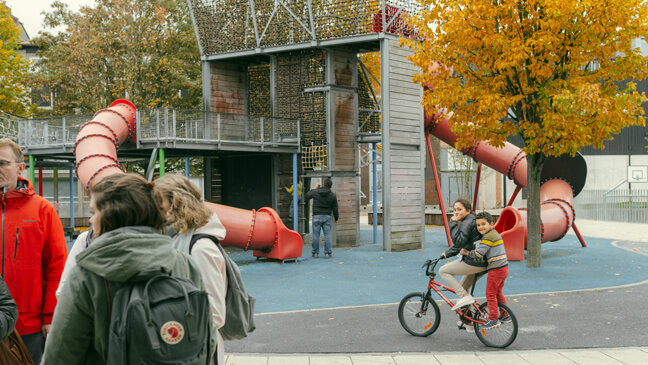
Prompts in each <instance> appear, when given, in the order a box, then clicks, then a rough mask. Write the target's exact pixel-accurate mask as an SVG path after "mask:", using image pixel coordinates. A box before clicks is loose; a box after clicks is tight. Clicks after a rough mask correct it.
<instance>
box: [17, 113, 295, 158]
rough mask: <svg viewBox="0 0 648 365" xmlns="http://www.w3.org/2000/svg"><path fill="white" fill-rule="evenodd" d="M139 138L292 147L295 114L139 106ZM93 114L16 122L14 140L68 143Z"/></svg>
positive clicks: (33, 144)
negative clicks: (222, 111)
mask: <svg viewBox="0 0 648 365" xmlns="http://www.w3.org/2000/svg"><path fill="white" fill-rule="evenodd" d="M137 114H138V115H137V143H138V147H139V146H140V144H141V143H147V142H154V143H156V144H157V145H158V146H162V147H174V146H175V144H176V143H196V144H199V143H203V144H204V143H209V144H214V143H216V144H219V145H220V144H228V145H241V146H253V147H260V148H261V149H263V148H264V147H265V146H273V147H287V148H294V149H295V150H296V151H297V150H298V149H299V146H300V130H299V128H300V127H299V121H298V120H295V119H286V118H274V117H261V116H250V115H244V114H229V113H215V112H207V111H200V110H183V109H172V108H157V109H138V111H137ZM92 119H93V115H92V114H79V115H68V116H63V117H48V118H35V119H24V120H22V121H21V122H20V123H18V131H17V137H18V143H19V144H20V145H21V146H23V147H25V148H27V149H28V150H31V151H37V150H38V149H50V148H57V147H72V146H74V143H75V141H76V137H77V134H78V133H79V128H80V127H81V126H82V125H83V124H84V123H86V122H88V121H90V120H92Z"/></svg>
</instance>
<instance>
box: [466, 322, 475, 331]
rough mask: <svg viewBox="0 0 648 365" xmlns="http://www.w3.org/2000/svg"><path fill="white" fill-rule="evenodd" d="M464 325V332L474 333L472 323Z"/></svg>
mask: <svg viewBox="0 0 648 365" xmlns="http://www.w3.org/2000/svg"><path fill="white" fill-rule="evenodd" d="M464 326H465V327H466V332H468V333H475V326H473V325H472V324H466V325H464Z"/></svg>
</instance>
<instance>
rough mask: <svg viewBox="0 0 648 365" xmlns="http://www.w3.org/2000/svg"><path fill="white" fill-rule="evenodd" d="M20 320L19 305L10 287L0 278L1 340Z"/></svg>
mask: <svg viewBox="0 0 648 365" xmlns="http://www.w3.org/2000/svg"><path fill="white" fill-rule="evenodd" d="M17 320H18V306H17V305H16V302H14V300H13V298H12V297H11V293H10V292H9V288H7V284H5V282H4V280H2V279H1V278H0V340H2V339H4V338H5V337H7V336H9V335H10V334H11V332H13V330H14V326H15V325H16V321H17Z"/></svg>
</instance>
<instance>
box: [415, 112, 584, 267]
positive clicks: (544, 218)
mask: <svg viewBox="0 0 648 365" xmlns="http://www.w3.org/2000/svg"><path fill="white" fill-rule="evenodd" d="M451 117H452V113H448V114H442V113H439V114H436V115H432V114H429V113H428V114H426V117H425V129H426V131H427V132H428V133H429V134H432V135H434V136H435V137H437V138H438V139H440V140H442V141H443V142H445V143H447V144H449V145H450V146H452V147H454V146H455V142H456V141H457V135H456V134H455V133H453V132H452V131H451V129H450V124H449V122H448V121H449V120H450V118H451ZM429 134H428V138H429ZM462 152H463V153H464V154H466V155H467V156H469V157H471V158H473V159H474V160H475V161H476V162H479V163H483V164H484V165H486V166H489V167H491V168H492V169H494V170H495V171H498V172H500V173H502V174H505V175H506V176H507V177H508V178H509V179H511V180H513V181H514V182H515V184H516V185H517V186H518V187H522V188H525V187H526V186H527V161H526V155H525V153H524V152H523V151H522V150H521V149H520V148H518V147H516V146H515V145H513V144H511V143H508V142H507V143H506V144H505V146H504V147H503V148H496V147H494V146H491V145H490V144H488V143H487V142H477V143H476V144H475V145H473V146H472V147H470V148H468V149H466V150H463V151H462ZM586 176H587V166H586V164H585V160H584V159H583V158H582V156H580V155H577V156H574V157H571V156H562V157H559V158H554V157H550V158H548V159H547V161H546V163H545V167H544V169H543V171H542V177H541V180H542V181H541V182H542V186H541V187H540V196H541V202H542V207H541V230H542V242H543V243H544V242H548V241H557V240H560V239H561V238H563V237H564V236H565V234H567V232H568V231H569V229H570V228H572V227H573V228H574V230H575V231H576V233H577V235H578V236H579V239H580V240H581V243H582V245H583V246H585V243H584V241H583V240H582V237H580V234H579V233H578V231H577V230H576V227H575V226H574V219H575V217H576V211H575V209H574V197H575V196H576V195H578V193H579V192H580V191H581V189H582V188H583V185H584V184H585V178H586ZM509 205H510V204H509ZM494 229H495V230H496V231H497V232H499V233H500V235H501V236H502V239H503V240H504V246H505V247H506V254H507V256H508V259H509V260H512V261H522V260H524V250H525V249H526V245H527V225H526V209H525V208H520V209H517V208H514V207H511V206H508V207H506V208H504V209H503V210H502V212H501V215H500V217H499V219H498V221H497V223H496V224H495V226H494Z"/></svg>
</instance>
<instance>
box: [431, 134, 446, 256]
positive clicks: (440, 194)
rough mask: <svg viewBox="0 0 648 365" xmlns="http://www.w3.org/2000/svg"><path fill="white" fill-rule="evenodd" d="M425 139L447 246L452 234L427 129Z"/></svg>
mask: <svg viewBox="0 0 648 365" xmlns="http://www.w3.org/2000/svg"><path fill="white" fill-rule="evenodd" d="M425 141H426V142H427V147H428V153H429V154H430V162H431V163H432V171H433V172H434V186H435V187H436V191H437V196H438V197H439V207H440V208H441V217H442V218H443V226H444V227H445V232H446V238H447V239H448V247H452V236H450V226H449V224H448V215H447V214H446V210H445V204H443V194H442V193H441V181H439V173H438V172H437V166H436V161H435V160H434V151H433V150H432V142H430V133H429V132H427V131H426V132H425Z"/></svg>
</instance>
